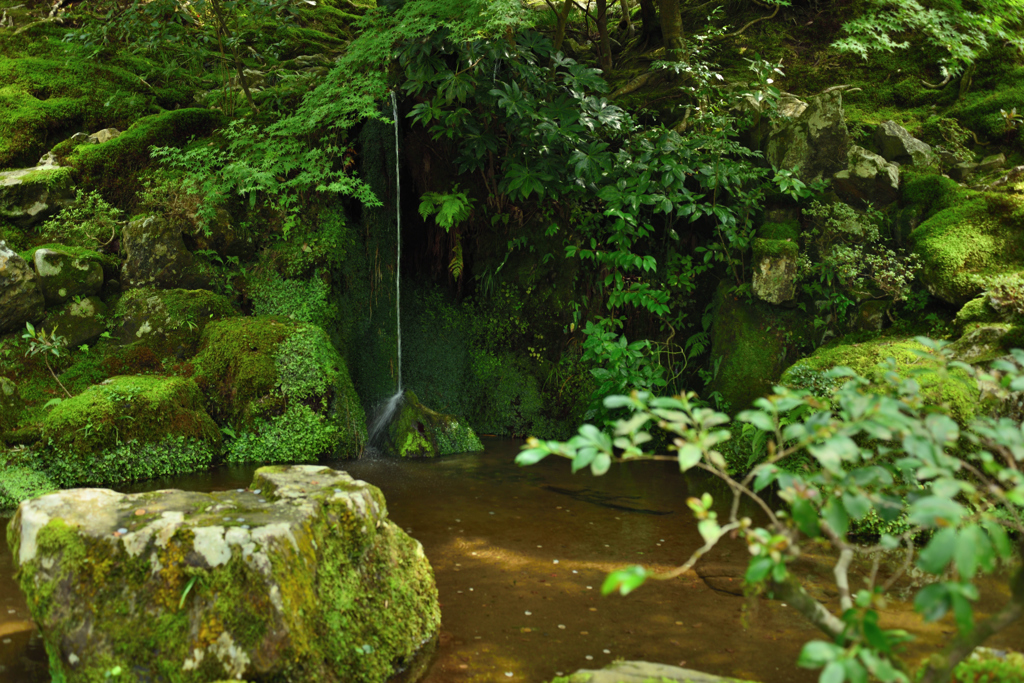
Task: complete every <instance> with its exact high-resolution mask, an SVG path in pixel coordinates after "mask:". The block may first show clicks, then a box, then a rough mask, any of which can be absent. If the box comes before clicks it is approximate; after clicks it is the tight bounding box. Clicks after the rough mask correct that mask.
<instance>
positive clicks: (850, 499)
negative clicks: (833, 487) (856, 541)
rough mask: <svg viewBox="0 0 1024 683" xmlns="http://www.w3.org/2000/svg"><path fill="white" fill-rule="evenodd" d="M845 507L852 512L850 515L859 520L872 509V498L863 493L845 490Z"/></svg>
mask: <svg viewBox="0 0 1024 683" xmlns="http://www.w3.org/2000/svg"><path fill="white" fill-rule="evenodd" d="M843 507H845V508H846V511H847V512H848V513H850V517H852V518H853V519H855V520H857V521H858V522H859V521H860V520H862V519H864V515H866V514H868V512H869V511H870V510H871V499H869V498H868V497H867V496H865V495H863V494H858V493H852V492H850V491H844V492H843Z"/></svg>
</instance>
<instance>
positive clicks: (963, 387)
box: [779, 337, 977, 424]
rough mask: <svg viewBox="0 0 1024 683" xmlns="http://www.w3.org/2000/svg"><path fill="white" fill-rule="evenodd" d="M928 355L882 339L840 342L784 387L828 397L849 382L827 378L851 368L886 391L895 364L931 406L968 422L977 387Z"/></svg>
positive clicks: (792, 372) (803, 364) (798, 366)
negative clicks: (834, 371)
mask: <svg viewBox="0 0 1024 683" xmlns="http://www.w3.org/2000/svg"><path fill="white" fill-rule="evenodd" d="M924 351H926V349H925V347H924V346H922V345H921V344H919V343H917V342H916V341H913V340H909V339H901V338H888V337H881V338H876V339H874V340H871V341H864V342H861V343H843V340H839V341H837V342H836V343H834V344H830V345H829V346H824V347H821V348H820V349H818V350H817V351H815V352H814V353H813V354H811V355H810V356H808V357H806V358H804V359H802V360H799V361H797V362H796V363H794V364H793V365H792V366H791V367H790V368H789V369H787V370H786V372H785V373H784V374H783V375H782V378H781V380H779V382H780V383H781V384H784V385H786V386H789V387H793V388H796V389H807V390H810V391H812V392H814V393H816V394H818V395H821V396H828V395H829V394H831V393H832V391H834V390H835V389H837V388H839V386H841V385H842V383H844V382H845V381H846V380H845V379H830V378H826V377H825V376H824V375H825V373H826V372H827V371H828V370H831V369H832V368H835V367H848V368H850V369H852V370H853V371H854V372H856V373H858V374H860V375H861V376H863V377H866V378H867V379H869V380H871V381H872V382H874V383H875V384H877V385H879V386H884V385H885V375H886V373H887V372H888V371H889V369H890V368H889V363H888V361H889V359H892V360H893V361H894V363H895V369H896V371H897V372H898V373H900V374H901V375H902V376H903V377H911V376H912V377H913V378H914V379H915V380H917V382H918V384H919V385H920V386H921V397H922V399H923V400H924V401H925V403H926V404H927V405H930V406H939V407H941V408H943V409H944V410H945V411H946V412H948V413H949V415H950V416H951V417H953V418H954V419H956V420H957V421H958V422H959V423H960V424H967V423H969V422H970V421H971V419H972V418H973V417H974V414H975V411H976V410H977V388H976V386H975V384H974V383H973V382H972V381H971V379H970V378H969V377H968V376H967V375H966V373H964V372H963V371H962V370H957V369H954V370H952V371H948V372H946V371H945V370H944V367H943V366H942V365H941V364H940V363H937V362H936V361H934V360H932V359H929V358H927V357H922V356H921V355H920V354H921V353H922V352H924Z"/></svg>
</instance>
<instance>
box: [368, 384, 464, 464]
mask: <svg viewBox="0 0 1024 683" xmlns="http://www.w3.org/2000/svg"><path fill="white" fill-rule="evenodd" d="M483 449H484V446H483V444H482V443H480V439H479V438H478V437H477V435H476V433H475V432H474V431H473V428H472V427H470V426H469V425H468V424H466V423H465V421H463V420H460V419H459V418H457V417H455V416H454V415H444V414H442V413H438V412H435V411H433V410H431V409H430V408H427V407H426V406H424V405H423V404H422V403H420V401H419V399H418V398H417V397H416V394H415V393H413V392H411V391H406V392H405V393H404V395H403V396H402V399H401V401H400V403H399V405H398V406H397V411H396V414H395V416H394V419H393V420H392V421H391V423H390V424H389V425H388V445H387V450H390V451H391V452H392V453H394V454H395V455H397V456H399V457H402V458H435V457H437V456H439V455H452V454H453V453H468V452H471V451H482V450H483Z"/></svg>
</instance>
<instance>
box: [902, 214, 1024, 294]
mask: <svg viewBox="0 0 1024 683" xmlns="http://www.w3.org/2000/svg"><path fill="white" fill-rule="evenodd" d="M911 239H912V241H913V245H914V249H915V251H916V252H917V253H918V255H919V256H920V257H921V260H922V262H923V263H924V270H923V272H922V274H921V279H922V280H923V281H924V283H925V284H926V285H927V286H928V289H929V291H930V292H931V293H932V294H933V295H935V296H938V297H939V298H941V299H944V300H945V301H947V302H949V303H953V304H964V303H966V302H967V301H969V300H970V299H972V298H973V297H975V296H977V295H978V294H979V293H980V292H981V291H983V290H984V289H985V288H986V285H987V283H988V282H990V281H991V280H993V279H994V278H997V277H999V276H1001V275H1009V274H1013V273H1017V272H1019V271H1021V270H1022V269H1024V268H1022V266H1021V264H1022V263H1024V200H1022V199H1020V198H1018V197H1014V196H1010V195H997V194H986V195H978V196H975V197H974V198H972V199H969V200H967V201H964V202H962V203H960V204H958V205H956V206H951V207H949V208H946V209H943V210H941V211H938V212H937V213H935V214H934V215H932V217H931V218H929V219H928V220H926V221H925V222H924V223H922V224H921V225H920V226H919V227H918V228H917V230H915V231H914V233H913V235H912V238H911Z"/></svg>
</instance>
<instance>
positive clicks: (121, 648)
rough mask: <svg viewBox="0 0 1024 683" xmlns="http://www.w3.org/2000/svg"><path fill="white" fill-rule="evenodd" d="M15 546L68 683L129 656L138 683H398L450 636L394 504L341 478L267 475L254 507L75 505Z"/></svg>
mask: <svg viewBox="0 0 1024 683" xmlns="http://www.w3.org/2000/svg"><path fill="white" fill-rule="evenodd" d="M256 490H259V494H257V493H255V492H254V491H256ZM7 538H8V542H9V544H10V546H11V550H12V553H13V556H14V558H15V561H16V562H17V563H18V566H19V567H20V572H19V576H20V577H21V578H20V586H21V588H22V590H23V591H24V593H25V596H26V598H27V602H28V607H29V611H30V612H31V614H32V617H33V619H34V620H35V622H36V623H37V624H38V626H39V629H40V631H41V633H42V639H43V642H44V643H45V644H46V648H47V653H48V655H49V660H50V666H51V672H52V674H53V676H54V677H59V678H60V679H61V680H66V681H68V683H78V682H83V681H92V680H102V679H103V674H104V671H105V670H106V668H107V667H109V665H110V662H112V661H119V660H123V658H124V657H125V656H126V655H125V653H129V652H130V653H132V655H131V663H130V666H131V672H132V674H133V676H134V677H137V679H138V680H153V681H156V680H164V679H165V677H166V676H165V672H167V671H174V672H175V680H178V681H181V683H201V682H204V681H213V680H222V679H224V680H226V679H239V680H267V681H270V680H303V681H321V682H323V683H342V682H348V681H359V682H360V683H384V682H385V681H387V680H388V679H389V678H391V676H392V675H393V674H394V673H395V669H396V667H400V666H402V665H403V663H406V662H408V661H410V660H411V659H412V657H413V656H414V655H415V653H416V652H417V650H419V648H420V647H421V646H422V645H423V644H424V643H425V642H427V641H429V640H430V639H431V637H432V636H434V635H435V634H436V633H437V631H438V628H439V626H440V621H441V614H440V609H439V606H438V600H437V589H436V587H435V584H434V577H433V571H432V570H431V568H430V564H429V563H428V562H427V559H426V557H425V555H424V554H423V548H422V546H421V545H420V544H419V542H417V541H416V540H414V539H412V538H410V537H409V536H408V535H406V534H405V532H403V531H402V530H401V529H400V528H398V527H397V526H396V525H395V524H394V523H393V522H392V521H391V520H389V519H388V515H387V507H386V504H385V501H384V496H383V495H382V494H381V492H380V490H379V489H378V488H376V487H375V486H371V485H370V484H367V483H365V482H362V481H356V480H354V479H352V478H351V477H350V476H349V475H348V474H346V473H344V472H338V471H335V470H332V469H329V468H326V467H320V466H299V467H265V468H262V469H260V470H257V472H256V475H255V478H254V480H253V483H252V486H251V489H250V490H245V491H243V490H236V491H220V492H215V493H210V494H206V493H195V492H186V491H173V490H172V491H155V492H150V493H139V494H132V495H124V494H120V493H115V492H114V491H110V490H107V489H73V490H67V491H60V492H57V493H52V494H49V495H45V496H41V497H39V498H35V499H33V500H28V501H24V502H22V503H21V505H20V506H19V507H18V511H17V513H16V514H15V516H14V518H13V519H12V521H11V523H10V526H9V529H8V535H7ZM96 567H104V568H106V569H105V570H103V571H97V570H96ZM296 672H301V674H298V673H296Z"/></svg>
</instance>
